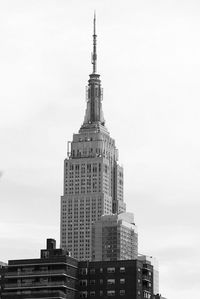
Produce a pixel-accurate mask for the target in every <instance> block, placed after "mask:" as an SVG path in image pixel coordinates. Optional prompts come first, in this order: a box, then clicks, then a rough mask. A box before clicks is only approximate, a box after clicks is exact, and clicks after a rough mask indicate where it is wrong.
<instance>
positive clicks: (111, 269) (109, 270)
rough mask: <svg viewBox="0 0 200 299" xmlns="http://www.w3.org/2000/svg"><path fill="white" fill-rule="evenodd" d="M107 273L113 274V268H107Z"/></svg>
mask: <svg viewBox="0 0 200 299" xmlns="http://www.w3.org/2000/svg"><path fill="white" fill-rule="evenodd" d="M107 272H108V273H115V267H109V268H107Z"/></svg>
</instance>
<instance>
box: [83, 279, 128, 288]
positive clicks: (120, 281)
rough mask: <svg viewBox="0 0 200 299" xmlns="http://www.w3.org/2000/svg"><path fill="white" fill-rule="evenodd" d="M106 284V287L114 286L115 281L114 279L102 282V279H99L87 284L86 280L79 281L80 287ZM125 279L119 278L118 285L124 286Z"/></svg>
mask: <svg viewBox="0 0 200 299" xmlns="http://www.w3.org/2000/svg"><path fill="white" fill-rule="evenodd" d="M104 282H105V283H106V284H108V285H114V284H116V279H114V278H110V279H106V280H105V281H104V280H103V279H99V280H95V279H91V280H90V281H89V282H88V280H87V279H82V280H80V283H79V284H80V286H87V285H88V284H90V285H95V284H98V283H99V284H103V283H104ZM125 282H126V281H125V278H120V279H119V283H120V284H125Z"/></svg>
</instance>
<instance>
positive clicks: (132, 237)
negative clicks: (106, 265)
mask: <svg viewBox="0 0 200 299" xmlns="http://www.w3.org/2000/svg"><path fill="white" fill-rule="evenodd" d="M137 256H138V233H137V227H136V225H135V223H134V215H133V214H132V213H120V214H118V215H117V214H113V215H104V216H102V217H101V219H100V220H98V221H97V222H95V223H94V224H93V227H92V260H93V261H117V260H132V259H137Z"/></svg>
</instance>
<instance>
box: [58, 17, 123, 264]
mask: <svg viewBox="0 0 200 299" xmlns="http://www.w3.org/2000/svg"><path fill="white" fill-rule="evenodd" d="M95 21H96V20H95V18H94V34H93V56H92V64H93V72H92V74H91V75H90V78H89V81H88V86H87V107H86V112H85V118H84V122H83V124H82V126H81V128H80V130H79V132H78V133H77V134H74V135H73V140H72V142H68V156H67V158H66V159H65V161H64V190H63V196H62V197H61V220H60V240H61V247H62V248H63V249H68V250H69V251H70V252H71V254H72V256H73V257H74V258H77V259H78V260H91V258H92V246H91V239H92V225H93V223H95V222H96V221H97V220H99V219H100V217H101V216H102V215H110V214H112V213H120V212H124V211H125V210H126V207H125V203H124V201H123V168H122V167H121V166H120V165H119V163H118V150H117V148H116V145H115V140H114V139H113V138H111V136H110V134H109V132H108V130H107V128H106V126H105V120H104V116H103V111H102V95H103V92H102V88H101V81H100V79H99V78H100V75H99V74H97V72H96V60H97V54H96V31H95Z"/></svg>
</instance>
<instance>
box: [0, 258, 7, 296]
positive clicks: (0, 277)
mask: <svg viewBox="0 0 200 299" xmlns="http://www.w3.org/2000/svg"><path fill="white" fill-rule="evenodd" d="M6 266H7V264H6V263H4V262H1V261H0V299H1V295H2V291H3V288H4V277H5V272H6Z"/></svg>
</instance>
